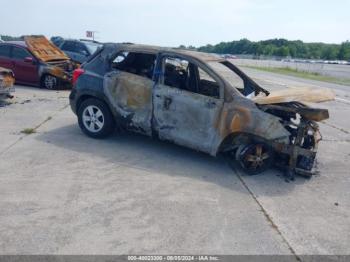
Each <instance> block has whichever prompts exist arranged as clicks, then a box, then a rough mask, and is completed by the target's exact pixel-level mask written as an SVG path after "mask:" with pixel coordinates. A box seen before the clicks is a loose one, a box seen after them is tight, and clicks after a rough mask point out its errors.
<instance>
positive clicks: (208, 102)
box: [207, 101, 216, 108]
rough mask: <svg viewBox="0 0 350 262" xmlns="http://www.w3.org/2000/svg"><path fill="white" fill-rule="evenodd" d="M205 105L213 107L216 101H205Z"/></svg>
mask: <svg viewBox="0 0 350 262" xmlns="http://www.w3.org/2000/svg"><path fill="white" fill-rule="evenodd" d="M207 106H208V107H209V108H213V107H215V106H216V102H215V101H207Z"/></svg>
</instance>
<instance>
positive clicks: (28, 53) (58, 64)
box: [0, 37, 77, 89]
mask: <svg viewBox="0 0 350 262" xmlns="http://www.w3.org/2000/svg"><path fill="white" fill-rule="evenodd" d="M0 66H2V67H5V68H9V69H11V70H12V71H13V72H14V74H15V76H16V83H19V84H28V85H39V86H41V87H43V88H47V89H56V88H57V87H60V86H70V85H71V77H72V72H73V70H74V69H76V68H77V65H76V64H75V63H73V62H72V61H71V60H70V59H69V57H68V56H66V55H65V54H64V53H63V52H62V51H61V50H60V49H58V48H57V47H56V46H55V45H53V44H52V43H51V42H50V41H48V40H47V39H46V38H45V37H25V41H9V42H5V43H0Z"/></svg>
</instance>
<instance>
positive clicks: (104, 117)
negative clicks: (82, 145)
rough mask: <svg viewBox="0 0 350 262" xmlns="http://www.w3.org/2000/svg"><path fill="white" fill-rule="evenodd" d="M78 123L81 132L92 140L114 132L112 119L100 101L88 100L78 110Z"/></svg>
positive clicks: (105, 106)
mask: <svg viewBox="0 0 350 262" xmlns="http://www.w3.org/2000/svg"><path fill="white" fill-rule="evenodd" d="M78 122H79V126H80V128H81V129H82V131H83V132H84V133H85V134H86V135H88V136H90V137H93V138H104V137H107V136H108V135H110V134H111V133H112V132H113V131H114V125H115V123H114V118H113V115H112V114H111V112H110V110H109V108H108V106H107V105H106V104H105V103H104V102H102V101H101V100H98V99H94V98H89V99H87V100H85V101H84V102H82V104H81V105H80V107H79V109H78Z"/></svg>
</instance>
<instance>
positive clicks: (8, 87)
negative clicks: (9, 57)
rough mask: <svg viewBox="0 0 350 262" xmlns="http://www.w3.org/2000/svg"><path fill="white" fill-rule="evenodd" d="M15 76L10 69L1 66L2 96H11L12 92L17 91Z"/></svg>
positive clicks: (0, 90)
mask: <svg viewBox="0 0 350 262" xmlns="http://www.w3.org/2000/svg"><path fill="white" fill-rule="evenodd" d="M14 82H15V77H14V75H13V72H12V71H11V70H9V69H6V68H3V67H0V97H11V95H10V93H11V92H14V91H15V88H14V87H13V84H14Z"/></svg>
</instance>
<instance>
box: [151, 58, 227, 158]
mask: <svg viewBox="0 0 350 262" xmlns="http://www.w3.org/2000/svg"><path fill="white" fill-rule="evenodd" d="M161 64H162V65H161V66H162V69H161V71H162V74H161V75H162V77H160V78H159V80H158V84H157V85H156V86H155V88H154V90H153V114H154V115H153V128H154V130H155V131H156V132H157V133H158V136H159V138H160V139H163V140H170V141H173V142H174V143H176V144H179V145H182V146H186V147H190V148H193V149H196V150H199V151H203V152H207V153H211V152H212V149H213V148H212V147H213V145H214V143H215V141H216V139H218V132H217V126H218V122H219V118H220V113H221V109H222V107H223V98H222V97H220V96H221V95H220V90H219V89H220V86H219V85H218V84H217V82H216V81H215V80H213V78H212V77H210V76H208V75H207V76H208V77H209V78H210V80H212V81H207V79H201V78H203V76H202V75H200V74H199V69H200V67H198V66H197V65H196V64H195V62H193V61H192V62H189V61H187V60H185V59H182V58H181V59H179V58H170V57H168V58H167V57H164V58H163V59H162V62H161ZM201 71H202V72H205V71H204V70H201ZM208 77H207V78H208ZM213 81H214V82H213ZM205 82H210V83H211V84H210V85H208V84H205ZM208 88H209V89H210V88H213V90H211V91H212V93H211V95H209V92H208V91H207V90H208ZM215 88H216V89H215ZM204 90H206V91H204ZM205 92H207V93H208V94H205Z"/></svg>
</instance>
